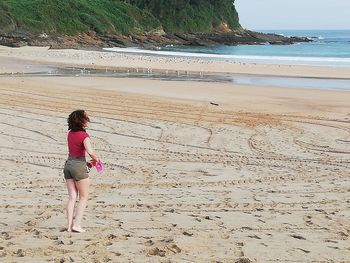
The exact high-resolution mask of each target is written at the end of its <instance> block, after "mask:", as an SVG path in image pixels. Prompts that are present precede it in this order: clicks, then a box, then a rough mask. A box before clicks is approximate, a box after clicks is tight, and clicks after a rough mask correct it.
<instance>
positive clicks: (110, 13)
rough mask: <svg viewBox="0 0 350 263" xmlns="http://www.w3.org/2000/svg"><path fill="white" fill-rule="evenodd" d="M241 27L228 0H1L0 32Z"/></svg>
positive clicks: (178, 30) (204, 29)
mask: <svg viewBox="0 0 350 263" xmlns="http://www.w3.org/2000/svg"><path fill="white" fill-rule="evenodd" d="M221 22H225V23H227V24H228V25H229V26H230V27H231V28H237V27H239V22H238V14H237V12H236V10H235V8H234V5H233V2H232V0H220V1H217V0H20V1H19V0H0V33H1V32H2V33H4V32H5V33H6V32H7V33H8V32H13V31H15V30H16V31H20V32H30V33H44V32H45V33H48V34H52V33H57V34H67V35H75V34H78V33H81V32H85V31H88V30H93V31H95V32H97V33H99V34H115V33H121V34H139V33H143V32H149V31H152V30H159V29H161V28H163V29H164V30H165V31H167V32H210V31H212V30H213V29H214V28H215V27H217V26H218V25H219V24H220V23H221Z"/></svg>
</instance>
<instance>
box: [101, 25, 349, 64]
mask: <svg viewBox="0 0 350 263" xmlns="http://www.w3.org/2000/svg"><path fill="white" fill-rule="evenodd" d="M260 31H261V32H265V33H276V34H281V35H285V36H304V37H309V38H310V39H312V40H313V41H312V42H308V43H296V44H293V45H270V44H265V45H237V46H223V45H221V46H209V47H195V46H194V47H183V46H167V47H161V48H159V50H142V49H135V48H127V49H120V48H112V49H107V50H110V51H116V52H127V53H143V54H155V55H157V54H158V55H166V56H182V57H200V58H204V59H205V58H207V59H215V60H233V61H237V62H247V63H261V64H289V65H313V66H332V67H350V29H349V30H274V31H271V30H270V31H266V30H260Z"/></svg>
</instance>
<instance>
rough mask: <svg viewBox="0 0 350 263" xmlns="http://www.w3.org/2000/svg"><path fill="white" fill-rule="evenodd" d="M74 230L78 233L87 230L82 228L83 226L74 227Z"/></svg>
mask: <svg viewBox="0 0 350 263" xmlns="http://www.w3.org/2000/svg"><path fill="white" fill-rule="evenodd" d="M72 232H76V233H85V232H86V230H85V229H82V228H81V227H72Z"/></svg>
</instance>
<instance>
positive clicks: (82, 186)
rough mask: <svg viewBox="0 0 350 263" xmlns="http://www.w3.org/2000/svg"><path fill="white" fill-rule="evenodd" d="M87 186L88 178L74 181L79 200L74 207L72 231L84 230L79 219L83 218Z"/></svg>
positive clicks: (88, 183) (87, 194)
mask: <svg viewBox="0 0 350 263" xmlns="http://www.w3.org/2000/svg"><path fill="white" fill-rule="evenodd" d="M89 186H90V179H89V178H87V179H83V180H80V181H76V182H75V187H76V189H77V191H78V193H79V202H78V204H77V207H76V212H75V220H74V223H73V226H72V230H73V231H77V232H85V230H84V229H82V228H81V220H82V218H83V214H84V210H85V208H86V204H87V200H88V196H89Z"/></svg>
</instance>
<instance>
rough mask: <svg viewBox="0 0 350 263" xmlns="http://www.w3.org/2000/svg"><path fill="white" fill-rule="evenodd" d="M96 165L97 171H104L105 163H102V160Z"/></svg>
mask: <svg viewBox="0 0 350 263" xmlns="http://www.w3.org/2000/svg"><path fill="white" fill-rule="evenodd" d="M95 167H96V171H97V172H98V173H102V172H103V164H102V162H101V161H98V162H97V163H96V165H95Z"/></svg>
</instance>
